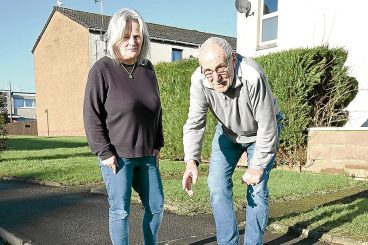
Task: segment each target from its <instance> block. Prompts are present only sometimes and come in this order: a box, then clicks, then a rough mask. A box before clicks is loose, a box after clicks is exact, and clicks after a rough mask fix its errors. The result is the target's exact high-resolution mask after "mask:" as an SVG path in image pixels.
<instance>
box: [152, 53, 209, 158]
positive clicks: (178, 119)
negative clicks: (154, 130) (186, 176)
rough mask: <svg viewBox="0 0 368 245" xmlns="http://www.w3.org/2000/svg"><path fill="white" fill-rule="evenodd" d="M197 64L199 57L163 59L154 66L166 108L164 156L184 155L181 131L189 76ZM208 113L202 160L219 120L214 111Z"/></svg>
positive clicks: (187, 99) (164, 112) (185, 111)
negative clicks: (177, 60)
mask: <svg viewBox="0 0 368 245" xmlns="http://www.w3.org/2000/svg"><path fill="white" fill-rule="evenodd" d="M197 67H198V61H197V59H189V60H184V61H180V62H170V63H165V62H163V63H159V64H157V65H155V71H156V75H157V79H158V81H159V85H160V94H161V100H162V101H161V103H162V108H163V128H164V137H165V147H164V148H162V152H161V155H162V157H163V158H167V159H173V160H182V159H183V158H184V150H183V133H182V130H183V126H184V124H185V122H186V120H187V116H188V109H189V89H190V78H191V75H192V73H193V72H194V70H195V69H196V68H197ZM208 114H209V115H208V116H207V130H206V133H205V139H204V143H203V151H202V156H203V159H208V158H209V155H210V150H211V140H212V135H213V132H214V127H215V123H216V122H215V120H214V118H213V116H212V115H211V113H208Z"/></svg>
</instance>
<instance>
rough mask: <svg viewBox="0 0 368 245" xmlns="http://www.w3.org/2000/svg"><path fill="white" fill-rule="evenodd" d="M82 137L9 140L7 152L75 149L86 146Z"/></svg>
mask: <svg viewBox="0 0 368 245" xmlns="http://www.w3.org/2000/svg"><path fill="white" fill-rule="evenodd" d="M82 139H83V137H80V138H79V137H76V138H74V137H70V139H69V138H60V137H55V138H54V137H48V138H45V137H24V138H23V137H19V138H18V137H17V138H9V139H8V145H7V148H8V149H9V150H17V151H18V150H19V151H31V150H44V149H56V148H76V147H86V146H88V144H87V141H83V140H82Z"/></svg>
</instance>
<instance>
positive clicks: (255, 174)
mask: <svg viewBox="0 0 368 245" xmlns="http://www.w3.org/2000/svg"><path fill="white" fill-rule="evenodd" d="M263 172H264V169H262V168H260V169H258V168H252V167H248V169H247V170H246V171H245V173H244V174H243V177H242V183H246V184H247V185H256V184H258V183H259V182H260V181H261V178H262V175H263Z"/></svg>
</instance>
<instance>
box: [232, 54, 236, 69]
mask: <svg viewBox="0 0 368 245" xmlns="http://www.w3.org/2000/svg"><path fill="white" fill-rule="evenodd" d="M231 56H232V57H231V59H232V61H233V65H234V69H235V67H236V60H237V58H236V57H237V53H236V52H233V54H232V55H231Z"/></svg>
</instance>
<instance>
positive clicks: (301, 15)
mask: <svg viewBox="0 0 368 245" xmlns="http://www.w3.org/2000/svg"><path fill="white" fill-rule="evenodd" d="M250 2H251V3H252V9H251V11H254V16H250V17H248V18H246V17H245V15H244V14H240V13H238V17H237V38H238V43H237V50H238V52H239V53H240V54H243V55H246V56H251V57H254V56H258V55H262V54H266V53H269V52H274V51H279V50H284V49H290V48H299V47H314V46H318V45H322V44H328V45H329V46H330V47H343V48H345V49H346V50H348V52H349V54H348V59H347V61H346V65H347V66H348V67H350V69H349V71H350V75H351V76H353V77H355V78H356V79H357V80H358V82H359V92H358V94H357V96H356V98H355V99H354V100H353V101H352V103H351V104H350V105H349V106H348V108H347V109H348V110H349V112H350V115H351V118H350V120H349V122H348V123H347V126H361V125H362V124H363V123H364V122H365V121H366V120H367V119H368V45H367V44H366V43H367V39H366V38H365V36H366V35H367V34H368V31H367V28H366V27H365V23H367V18H366V17H365V14H366V13H365V12H366V11H367V9H368V1H367V0H354V1H353V3H354V4H352V3H351V2H348V1H343V0H323V1H321V0H298V1H295V0H278V12H279V13H278V16H279V17H278V40H277V46H276V47H274V48H269V49H258V50H257V35H258V21H259V16H258V7H259V6H258V4H259V2H260V1H258V0H250Z"/></svg>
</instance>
